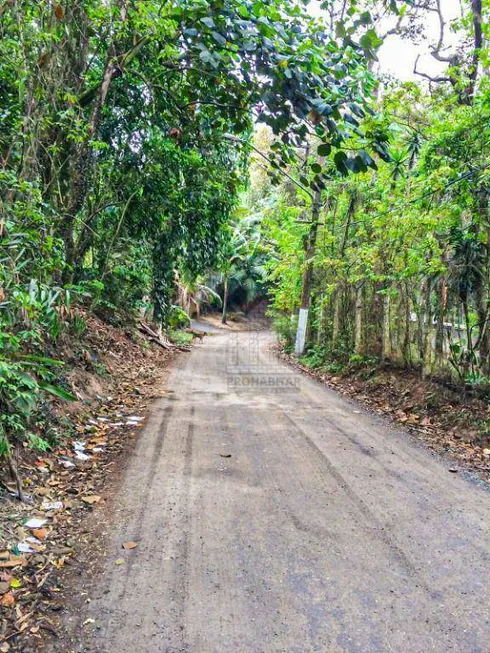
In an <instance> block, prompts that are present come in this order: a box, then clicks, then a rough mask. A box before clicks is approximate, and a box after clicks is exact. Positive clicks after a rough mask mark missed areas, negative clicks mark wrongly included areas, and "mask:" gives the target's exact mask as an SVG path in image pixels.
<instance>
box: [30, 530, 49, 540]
mask: <svg viewBox="0 0 490 653" xmlns="http://www.w3.org/2000/svg"><path fill="white" fill-rule="evenodd" d="M48 533H49V531H48V530H47V529H46V528H35V529H34V530H33V531H32V534H33V535H34V537H36V538H37V539H38V540H41V541H42V540H45V539H46V537H47V536H48Z"/></svg>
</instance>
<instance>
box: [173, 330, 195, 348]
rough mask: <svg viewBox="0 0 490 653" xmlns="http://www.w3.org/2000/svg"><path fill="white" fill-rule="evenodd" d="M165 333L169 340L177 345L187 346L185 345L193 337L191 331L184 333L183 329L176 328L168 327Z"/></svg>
mask: <svg viewBox="0 0 490 653" xmlns="http://www.w3.org/2000/svg"><path fill="white" fill-rule="evenodd" d="M167 335H168V337H169V338H170V341H171V342H173V343H174V345H177V346H178V347H187V345H190V344H192V341H193V339H194V337H193V335H192V333H186V332H185V331H178V330H176V329H170V330H169V332H168V334H167Z"/></svg>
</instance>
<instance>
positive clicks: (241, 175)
mask: <svg viewBox="0 0 490 653" xmlns="http://www.w3.org/2000/svg"><path fill="white" fill-rule="evenodd" d="M329 4H332V6H333V5H334V4H335V3H328V2H327V3H323V5H324V6H325V7H326V6H327V5H329ZM337 18H338V20H337V22H336V28H335V26H333V25H331V26H330V25H328V23H326V22H325V21H324V20H323V19H316V18H313V16H312V15H311V14H310V13H308V11H307V3H304V2H302V1H301V0H271V1H268V2H255V1H251V0H214V1H213V0H179V1H177V0H176V1H172V2H161V1H159V0H154V1H149V0H131V1H130V0H108V1H106V0H59V1H58V2H53V1H52V0H39V1H38V2H31V1H30V0H3V1H2V2H0V21H1V22H0V36H1V40H0V61H1V64H0V104H1V111H0V251H1V254H0V258H1V261H2V268H1V271H0V295H1V297H0V301H1V308H2V312H1V316H0V320H1V321H0V338H1V342H2V354H1V361H0V362H1V371H0V410H1V411H2V422H1V424H0V429H1V433H2V438H3V439H4V442H5V443H6V442H7V440H6V439H5V438H6V436H7V435H10V436H14V435H15V436H19V435H22V433H25V428H24V427H25V421H26V419H29V418H30V415H31V414H32V411H34V410H35V407H36V405H37V404H38V401H39V399H40V398H41V397H42V394H43V391H45V390H51V391H52V392H56V391H57V392H58V395H60V394H63V393H62V392H61V388H59V387H58V390H56V387H51V388H48V387H47V386H46V385H44V387H43V383H44V382H43V379H44V378H45V377H47V378H51V377H52V376H53V375H54V377H56V373H55V372H53V369H52V366H53V363H50V362H49V361H43V356H44V354H45V352H46V351H47V350H49V349H50V348H52V347H53V345H54V344H55V343H56V339H57V338H59V337H60V334H61V333H62V331H63V330H66V329H68V328H75V330H76V328H77V327H76V324H75V323H76V319H77V318H76V311H74V310H73V306H74V305H76V304H80V303H84V304H85V306H86V307H87V308H88V309H89V310H95V311H97V312H98V313H99V315H102V316H103V317H104V318H105V319H110V320H112V321H123V320H126V319H128V317H131V316H133V318H135V317H137V316H138V315H139V314H141V313H146V314H150V313H151V314H152V316H153V318H154V319H155V320H156V321H157V322H160V323H161V324H163V325H168V323H169V318H170V317H171V306H172V305H174V304H175V303H176V302H177V301H179V297H181V296H185V297H187V298H188V299H189V298H190V297H192V296H193V295H192V293H193V290H192V289H194V290H197V289H199V292H200V293H201V297H202V296H204V295H205V296H207V297H208V298H210V297H213V293H214V291H213V289H212V288H206V287H205V286H204V284H203V283H202V279H203V275H205V274H206V273H207V271H208V270H209V269H211V268H215V269H216V270H219V271H220V273H221V274H224V275H225V276H226V278H227V279H235V281H236V283H237V284H238V285H239V286H240V287H241V288H243V289H246V288H247V284H250V282H251V280H252V279H253V278H254V276H255V277H257V274H256V272H257V271H256V270H255V271H254V269H253V266H252V267H251V268H250V269H249V270H248V272H247V273H246V274H244V272H243V270H239V269H238V266H237V265H236V263H237V261H238V259H237V258H236V252H230V241H229V238H230V227H229V221H230V218H231V216H232V215H234V212H235V209H236V206H237V197H238V191H239V189H240V187H241V185H242V184H243V180H244V179H245V176H246V175H245V169H246V164H247V157H248V154H249V150H248V148H247V146H246V142H247V140H248V138H249V136H250V133H251V131H252V129H253V125H254V124H256V123H259V122H261V123H264V124H266V125H268V127H269V128H270V129H271V130H272V133H273V134H274V144H273V147H272V151H271V156H270V158H271V165H272V167H273V169H274V170H275V171H276V174H277V171H279V170H280V169H281V168H283V167H287V166H290V165H291V164H292V163H293V162H294V160H295V158H296V157H297V150H298V147H300V146H301V145H302V143H303V142H304V141H305V139H306V138H307V136H308V134H311V133H316V134H317V138H318V142H319V144H320V145H321V148H322V151H324V152H327V151H328V152H331V153H332V157H334V160H335V162H336V165H337V167H338V168H339V169H340V170H342V171H343V172H345V171H347V169H351V170H357V169H365V166H366V165H367V166H371V167H372V168H374V167H375V162H374V158H373V157H374V154H375V152H378V153H381V155H383V156H385V157H386V152H385V150H384V139H383V134H382V131H380V128H379V127H376V128H375V127H374V125H375V120H374V118H373V117H372V115H371V114H372V113H373V111H372V109H370V108H369V106H368V103H369V102H368V101H369V97H370V95H371V92H372V90H373V88H374V79H373V76H372V75H371V73H370V72H369V71H368V63H369V60H370V59H371V58H372V57H373V56H374V50H375V48H376V46H377V45H378V43H379V39H378V38H377V36H376V33H375V31H374V29H373V27H372V25H371V16H370V14H369V13H368V12H367V11H363V10H362V9H358V8H357V6H356V3H355V2H352V3H350V2H348V3H343V9H342V11H341V13H340V14H339V15H337ZM354 133H356V134H357V135H358V136H357V137H358V138H359V139H360V142H362V148H361V152H360V153H359V155H358V156H355V157H351V156H350V155H349V154H346V153H345V151H344V150H345V147H346V144H347V142H348V140H349V138H352V136H353V135H354ZM325 179H326V177H325V174H324V172H323V171H322V169H321V167H320V166H319V167H318V168H317V169H316V172H315V175H313V176H312V177H311V178H309V179H308V180H307V183H308V184H309V185H310V186H311V188H320V187H323V186H324V185H325ZM242 254H243V253H242ZM242 254H241V255H240V256H241V259H240V260H241V261H242V262H244V261H245V260H250V257H247V256H244V255H242ZM239 258H240V257H239ZM226 261H227V262H226ZM230 264H231V265H232V267H233V266H234V270H233V271H232V270H231V268H230ZM227 266H228V267H227ZM230 275H231V276H230ZM246 278H248V280H249V281H247V282H246V283H245V279H246ZM240 279H241V280H240ZM218 285H219V284H218ZM203 294H204V295H203ZM225 306H226V302H225ZM174 314H175V311H174ZM23 356H24V357H25V356H36V357H37V359H36V360H37V363H36V367H33V366H32V365H31V366H30V367H29V368H27V367H26V365H27V363H26V359H25V358H22V357H23ZM5 446H7V444H6V445H5Z"/></svg>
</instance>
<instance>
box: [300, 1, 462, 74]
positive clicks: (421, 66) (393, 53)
mask: <svg viewBox="0 0 490 653" xmlns="http://www.w3.org/2000/svg"><path fill="white" fill-rule="evenodd" d="M441 7H442V12H443V15H444V20H445V22H446V29H445V39H444V44H445V45H447V46H451V45H454V44H455V43H457V37H456V36H455V35H454V34H453V33H452V32H451V29H450V24H451V21H452V20H454V19H455V18H458V17H459V16H460V15H461V7H460V2H459V0H441ZM309 11H310V13H311V14H313V15H316V16H319V15H322V14H323V15H325V12H323V11H322V10H321V9H320V2H319V1H317V0H314V1H313V2H311V4H310V6H309ZM421 22H422V26H423V32H422V34H420V35H419V36H418V37H417V39H416V40H415V41H414V40H411V39H403V38H401V37H400V36H397V35H390V36H388V37H387V38H386V41H385V43H384V44H383V45H382V46H381V48H380V49H379V52H378V59H379V63H378V69H379V72H380V73H382V74H387V75H392V76H393V77H396V78H397V79H400V80H402V81H407V80H413V79H418V80H419V81H422V78H421V77H419V76H417V75H414V73H413V69H414V65H415V61H416V59H417V57H418V56H419V55H420V59H419V62H418V66H417V68H418V70H420V71H421V72H423V73H426V74H428V75H430V76H436V75H440V74H441V73H443V72H444V70H445V68H446V65H445V64H444V63H441V62H439V61H436V59H434V57H432V56H431V54H430V49H431V48H433V47H434V46H435V45H436V43H437V41H438V39H439V19H438V16H437V15H436V14H435V13H434V12H429V11H427V12H424V14H423V20H422V21H421ZM395 24H396V17H395V16H392V17H390V18H388V19H385V20H384V21H382V23H381V24H380V25H379V26H378V27H377V32H378V33H379V34H383V32H385V31H387V30H389V29H390V28H391V27H393V26H394V25H395Z"/></svg>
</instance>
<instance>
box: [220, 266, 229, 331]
mask: <svg viewBox="0 0 490 653" xmlns="http://www.w3.org/2000/svg"><path fill="white" fill-rule="evenodd" d="M227 310H228V276H227V275H225V278H224V280H223V313H222V314H221V324H226V318H227Z"/></svg>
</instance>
